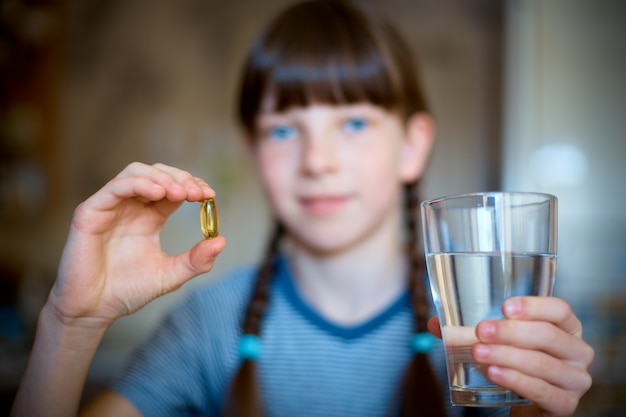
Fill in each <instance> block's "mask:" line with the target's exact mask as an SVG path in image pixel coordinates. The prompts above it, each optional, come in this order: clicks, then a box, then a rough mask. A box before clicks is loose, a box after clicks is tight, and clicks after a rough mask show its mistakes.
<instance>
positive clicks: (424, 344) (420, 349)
mask: <svg viewBox="0 0 626 417" xmlns="http://www.w3.org/2000/svg"><path fill="white" fill-rule="evenodd" d="M434 345H435V336H433V335H432V334H431V333H429V332H420V333H415V334H414V335H413V337H412V338H411V348H413V350H414V351H415V352H416V353H428V352H430V351H431V350H432V348H433V346H434Z"/></svg>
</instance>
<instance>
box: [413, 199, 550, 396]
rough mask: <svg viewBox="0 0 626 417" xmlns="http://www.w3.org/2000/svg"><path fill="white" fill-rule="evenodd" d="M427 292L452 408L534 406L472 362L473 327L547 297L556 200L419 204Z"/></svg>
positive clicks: (477, 200)
mask: <svg viewBox="0 0 626 417" xmlns="http://www.w3.org/2000/svg"><path fill="white" fill-rule="evenodd" d="M420 207H421V214H422V223H423V233H424V251H425V255H426V260H427V268H428V274H429V280H430V287H431V290H432V293H433V299H434V302H435V308H436V309H437V315H438V316H439V322H440V325H441V329H442V335H443V344H444V348H445V350H446V363H447V370H448V382H449V387H450V394H451V399H452V403H453V404H455V405H464V406H476V407H490V406H491V407H496V406H497V407H500V406H509V405H513V404H526V403H529V401H527V400H526V399H524V398H522V397H520V396H518V395H517V394H516V393H514V392H512V391H510V390H507V389H505V388H503V387H500V386H498V385H496V384H493V383H492V382H490V381H489V380H488V379H487V377H486V376H485V369H484V366H482V365H480V364H478V363H476V361H474V360H473V358H472V354H471V350H472V345H474V344H475V343H476V342H478V339H477V338H476V336H475V327H476V325H477V324H478V323H479V322H480V321H482V320H485V319H504V315H503V314H502V303H503V302H504V300H506V299H507V298H510V297H516V296H527V295H538V296H550V295H552V289H553V286H554V278H555V272H556V246H557V198H556V197H555V196H553V195H549V194H541V193H507V192H482V193H473V194H463V195H456V196H449V197H441V198H437V199H434V200H429V201H424V202H422V204H421V206H420Z"/></svg>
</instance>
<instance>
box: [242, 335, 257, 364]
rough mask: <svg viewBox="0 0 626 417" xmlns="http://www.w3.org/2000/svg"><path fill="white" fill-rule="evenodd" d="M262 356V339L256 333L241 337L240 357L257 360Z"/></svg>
mask: <svg viewBox="0 0 626 417" xmlns="http://www.w3.org/2000/svg"><path fill="white" fill-rule="evenodd" d="M259 356H261V339H260V338H259V336H257V335H254V334H244V335H242V336H241V337H240V338H239V357H240V358H241V359H251V360H255V359H258V358H259Z"/></svg>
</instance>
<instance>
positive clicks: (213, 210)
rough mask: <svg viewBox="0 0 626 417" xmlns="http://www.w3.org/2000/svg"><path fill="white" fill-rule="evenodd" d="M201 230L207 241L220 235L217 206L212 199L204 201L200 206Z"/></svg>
mask: <svg viewBox="0 0 626 417" xmlns="http://www.w3.org/2000/svg"><path fill="white" fill-rule="evenodd" d="M200 228H201V229H202V234H203V235H204V238H205V239H213V238H214V237H216V236H217V235H218V234H219V233H220V220H219V218H218V216H217V204H215V200H214V199H212V198H209V199H207V200H204V201H203V202H202V204H201V205H200Z"/></svg>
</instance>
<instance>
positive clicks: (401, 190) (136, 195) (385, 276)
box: [13, 0, 593, 417]
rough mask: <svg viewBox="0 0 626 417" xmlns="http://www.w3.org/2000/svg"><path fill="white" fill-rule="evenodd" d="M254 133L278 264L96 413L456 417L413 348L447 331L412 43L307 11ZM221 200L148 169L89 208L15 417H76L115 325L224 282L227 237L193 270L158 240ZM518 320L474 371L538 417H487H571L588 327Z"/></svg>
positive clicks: (246, 109)
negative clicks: (423, 230) (440, 317)
mask: <svg viewBox="0 0 626 417" xmlns="http://www.w3.org/2000/svg"><path fill="white" fill-rule="evenodd" d="M239 117H240V121H241V124H242V126H243V128H244V132H245V136H246V138H247V139H248V141H249V146H250V148H251V149H252V151H253V155H254V158H255V162H256V164H257V168H258V172H259V175H260V178H261V182H262V184H263V185H264V187H265V191H266V193H267V197H268V200H269V203H270V204H271V207H272V209H273V211H274V213H275V215H276V227H275V232H274V235H273V237H272V239H271V241H270V244H269V246H268V251H267V255H266V258H265V261H264V262H263V264H262V265H261V266H260V267H259V268H242V269H239V270H237V271H234V272H233V273H232V274H230V275H229V276H228V277H225V278H224V279H222V280H219V281H217V282H216V283H214V284H211V285H209V286H207V287H203V288H199V289H198V290H197V291H194V293H193V294H192V295H191V296H190V297H188V299H187V300H186V301H185V302H184V303H182V305H181V306H180V307H178V308H177V309H176V310H174V311H173V312H172V313H171V315H169V316H168V317H167V319H166V320H165V321H164V323H163V324H162V325H161V327H160V328H159V329H158V331H157V332H156V333H155V335H154V336H153V337H152V338H151V339H150V340H149V341H148V343H147V344H146V345H145V347H143V348H142V349H141V350H140V351H139V352H138V353H137V354H136V355H135V357H134V360H133V362H132V364H131V366H130V367H129V369H128V371H127V372H126V374H125V375H124V376H123V377H122V378H121V379H120V380H119V381H118V382H117V383H116V384H115V386H114V387H113V389H112V390H110V391H107V392H105V393H103V394H102V395H101V396H100V397H99V398H98V399H96V400H95V401H94V402H93V403H92V404H91V405H89V406H88V407H87V408H86V409H85V410H84V415H93V416H122V415H125V416H139V415H150V416H152V415H155V416H156V415H164V416H168V415H220V414H222V415H227V416H231V415H232V416H235V415H236V416H261V415H269V416H333V415H336V416H352V415H358V416H367V415H372V416H381V415H398V414H402V415H415V416H417V415H422V416H442V415H445V413H446V410H445V409H446V406H445V404H446V403H448V401H447V400H446V399H444V396H445V395H447V390H446V389H443V390H442V389H441V388H440V387H441V384H442V383H443V382H444V380H443V378H441V377H439V378H437V377H436V374H437V372H433V368H432V367H431V361H432V362H433V363H434V364H435V369H439V370H441V369H443V363H442V354H441V347H440V345H437V346H436V348H437V349H436V350H435V351H432V352H430V353H429V352H427V350H428V349H425V348H424V347H423V346H417V349H416V350H413V349H412V348H411V344H410V341H411V339H412V337H413V335H414V334H417V335H419V336H418V337H419V338H423V337H424V334H426V332H428V330H429V329H430V330H431V331H432V332H433V333H435V334H438V327H439V326H438V322H437V320H436V319H432V320H430V321H427V319H428V316H429V302H428V301H429V300H428V298H427V292H426V289H425V282H424V281H425V277H424V260H423V255H422V253H421V250H420V249H419V247H418V245H417V242H418V227H417V225H416V215H417V213H416V211H417V202H418V201H419V200H418V198H417V196H416V187H417V182H418V180H419V178H420V176H421V175H422V172H423V170H424V168H425V166H426V164H427V160H428V155H429V152H430V148H431V146H432V141H433V130H434V126H433V122H432V120H431V119H430V117H429V116H428V114H427V108H426V105H425V102H424V98H423V96H422V93H421V91H420V88H419V85H418V83H417V80H416V78H415V68H414V67H413V61H412V58H411V56H410V54H409V53H408V51H407V48H406V46H405V45H404V43H403V41H402V40H401V39H400V37H399V36H398V34H397V33H396V32H395V31H394V29H393V28H392V27H391V26H390V25H389V24H388V23H387V22H385V21H384V20H381V19H380V18H378V17H377V15H375V14H374V13H370V12H369V11H367V10H365V9H364V8H362V7H358V6H356V5H353V4H350V3H347V2H343V1H327V0H318V1H312V2H307V3H302V4H298V5H294V6H292V7H290V8H289V9H287V10H286V11H285V12H283V13H282V14H281V15H279V16H278V17H277V18H276V20H274V21H273V22H272V24H271V25H270V26H269V27H268V28H267V29H266V30H265V31H264V32H263V33H262V34H261V35H260V36H259V38H258V39H257V40H256V42H255V43H254V45H253V46H252V48H251V50H250V53H249V55H248V58H247V60H246V62H245V66H244V72H243V79H242V85H241V95H240V106H239ZM213 196H214V192H213V190H212V189H211V188H210V187H209V186H208V185H207V184H206V183H205V182H204V181H202V180H201V179H199V178H194V177H193V176H192V175H190V174H189V173H187V172H183V171H181V170H179V169H176V168H173V167H169V166H165V165H160V164H157V165H154V166H147V165H144V164H140V163H133V164H131V165H129V166H128V167H127V168H126V169H124V170H123V171H122V172H121V173H120V174H119V175H118V176H117V177H116V178H115V179H113V180H112V181H111V182H109V183H108V184H107V185H105V187H104V188H102V189H101V190H100V191H98V192H97V193H96V194H94V195H93V196H92V197H91V198H89V199H88V200H87V201H85V202H84V203H83V204H81V205H80V206H79V207H78V208H77V209H76V212H75V215H74V218H73V221H72V226H71V230H70V234H69V237H68V241H67V244H66V247H65V250H64V253H63V256H62V259H61V263H60V267H59V276H58V279H57V282H56V283H55V285H54V287H53V289H52V291H51V294H50V297H49V299H48V301H47V303H46V305H45V306H44V308H43V310H42V312H41V315H40V321H39V328H38V333H37V337H36V341H35V344H34V347H33V352H32V356H31V360H30V363H29V366H28V369H27V371H26V374H25V377H24V380H23V383H22V386H21V388H20V392H19V393H18V396H17V398H16V403H15V408H14V413H13V415H14V416H38V415H51V414H53V415H62V416H68V415H74V414H76V412H77V408H78V404H79V398H80V395H81V390H82V386H83V383H84V381H85V376H86V373H87V369H88V367H89V364H90V362H91V360H92V358H93V354H94V352H95V350H96V348H97V346H98V343H99V341H100V340H101V338H102V336H103V334H104V332H105V331H106V329H107V328H108V326H110V324H111V323H112V322H113V321H114V320H115V319H117V318H118V317H120V316H122V315H125V314H130V313H133V312H134V311H136V310H138V309H139V308H141V307H142V306H144V305H145V304H147V303H148V302H150V301H151V300H152V299H154V298H156V297H158V296H160V295H163V294H165V293H168V292H170V291H173V290H175V289H176V288H178V287H180V286H181V285H183V283H185V282H186V281H188V280H189V279H191V278H192V277H194V276H196V275H198V274H201V273H204V272H207V271H209V270H210V269H211V267H212V265H213V262H214V261H215V258H216V256H217V255H218V254H219V252H220V251H221V250H222V249H223V248H224V245H225V240H224V239H223V238H222V237H217V238H215V239H213V240H203V241H201V242H199V243H198V244H196V245H195V246H194V247H193V248H191V249H190V250H189V251H187V252H185V253H183V254H181V255H178V256H169V255H166V254H164V253H163V252H162V250H161V247H160V244H159V238H158V237H159V231H160V230H161V227H162V226H163V224H164V222H165V221H166V219H167V217H168V216H169V215H170V214H171V213H172V212H173V211H174V210H175V209H176V208H177V207H178V206H179V205H180V204H181V203H182V202H183V201H201V200H203V199H206V198H209V197H213ZM403 209H404V210H403ZM403 225H404V226H405V227H404V229H403ZM503 311H504V312H505V314H506V316H507V318H509V319H510V320H502V321H485V322H483V323H481V324H480V325H479V326H478V327H477V330H476V332H477V336H478V339H479V341H480V342H479V343H478V344H477V345H476V346H475V347H474V350H473V354H474V357H475V359H476V360H477V361H479V362H481V363H483V364H484V365H485V366H486V369H487V376H488V377H489V378H490V379H491V380H492V381H494V382H496V383H498V384H501V385H503V386H505V387H508V388H510V389H512V390H514V391H516V392H517V393H519V394H520V395H522V396H524V397H526V398H528V399H530V400H532V401H533V402H534V405H531V406H524V407H513V408H512V409H511V410H508V409H501V410H498V409H483V410H473V411H474V414H472V415H508V414H509V412H510V414H511V415H513V416H553V417H556V416H570V415H572V414H573V412H574V410H575V408H576V405H577V403H578V400H579V398H580V397H581V396H582V395H583V394H584V392H585V391H586V390H587V389H588V388H589V386H590V377H589V374H588V373H587V367H588V366H589V364H590V362H591V359H592V356H593V352H592V350H591V348H590V347H589V346H588V345H587V344H586V343H585V342H584V341H583V340H582V339H581V331H582V329H581V326H580V322H579V321H578V320H577V318H576V317H575V316H574V315H573V313H572V311H571V310H570V308H569V306H568V305H567V304H566V303H565V302H564V301H562V300H559V299H556V298H520V299H513V300H509V301H507V302H506V303H505V305H504V306H503ZM429 357H430V358H429ZM442 392H443V393H444V394H443V395H442ZM448 411H449V413H450V414H449V415H455V416H461V415H464V412H465V410H464V409H463V408H455V409H451V410H448Z"/></svg>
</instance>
